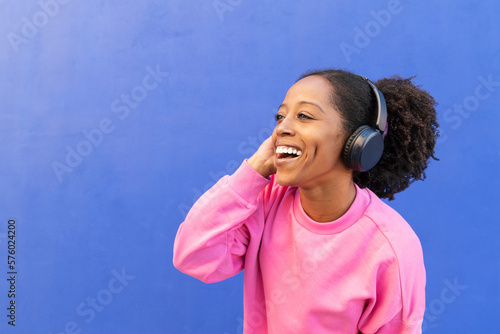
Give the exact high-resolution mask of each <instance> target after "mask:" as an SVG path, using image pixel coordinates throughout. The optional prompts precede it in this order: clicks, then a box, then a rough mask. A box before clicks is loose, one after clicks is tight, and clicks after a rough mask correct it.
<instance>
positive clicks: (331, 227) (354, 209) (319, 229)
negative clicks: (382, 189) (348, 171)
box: [293, 184, 370, 234]
mask: <svg viewBox="0 0 500 334" xmlns="http://www.w3.org/2000/svg"><path fill="white" fill-rule="evenodd" d="M369 204H370V195H369V194H368V190H367V189H361V188H359V187H358V185H357V184H356V197H355V198H354V202H352V204H351V206H350V208H349V210H347V212H346V213H345V214H344V215H343V216H342V217H340V218H338V219H336V220H334V221H331V222H324V223H318V222H316V221H314V220H312V219H311V218H310V217H309V216H308V215H307V214H306V212H305V211H304V209H303V208H302V203H301V201H300V194H299V189H298V188H297V189H295V199H294V204H293V214H294V216H295V219H296V220H297V221H298V222H299V224H300V225H302V226H303V227H305V228H306V229H308V230H309V231H311V232H313V233H316V234H336V233H340V232H342V231H344V230H346V229H347V228H349V227H350V226H352V225H353V224H354V223H355V222H357V221H358V220H359V219H360V218H361V217H362V216H363V214H364V212H365V210H366V208H367V207H368V205H369Z"/></svg>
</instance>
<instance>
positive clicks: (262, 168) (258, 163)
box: [247, 155, 273, 178]
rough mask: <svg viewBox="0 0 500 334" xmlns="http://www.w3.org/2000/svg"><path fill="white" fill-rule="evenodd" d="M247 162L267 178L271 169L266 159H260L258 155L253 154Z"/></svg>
mask: <svg viewBox="0 0 500 334" xmlns="http://www.w3.org/2000/svg"><path fill="white" fill-rule="evenodd" d="M247 161H248V164H249V165H250V167H252V168H253V169H255V170H256V171H257V173H259V174H260V175H262V176H263V177H265V178H268V177H269V176H270V175H271V174H273V173H272V170H271V168H270V166H269V162H268V160H266V159H262V158H261V157H259V156H256V155H253V156H252V157H250V158H249V159H248V160H247Z"/></svg>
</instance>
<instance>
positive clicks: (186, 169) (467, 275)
mask: <svg viewBox="0 0 500 334" xmlns="http://www.w3.org/2000/svg"><path fill="white" fill-rule="evenodd" d="M384 13H385V14H387V13H390V17H389V16H388V15H385V16H384ZM498 13H500V3H499V2H498V1H494V0H485V1H475V0H467V1H466V0H461V1H457V0H443V1H430V0H421V1H410V0H401V1H399V2H398V1H395V0H390V1H389V0H375V1H374V0H370V1H368V0H363V1H347V0H339V1H326V0H321V1H305V0H299V1H293V2H291V1H268V0H263V1H244V0H221V1H213V0H206V1H195V2H186V1H180V0H175V1H153V0H145V1H131V0H121V1H111V0H108V1H105V0H101V1H76V0H73V1H68V0H65V1H63V0H59V2H57V1H56V0H41V1H40V2H37V1H13V0H2V1H0V140H1V145H0V157H1V160H0V319H2V320H0V332H1V333H30V334H31V333H43V334H48V333H52V334H56V333H210V334H211V333H216V334H219V333H220V334H233V333H240V331H241V317H242V314H243V310H242V275H241V274H239V275H237V276H236V277H234V278H231V279H229V280H226V281H224V282H221V283H216V284H212V285H206V284H204V283H201V282H198V281H196V280H195V279H193V278H191V277H189V276H186V275H184V274H182V273H180V272H178V271H177V270H176V269H175V268H174V267H173V265H172V246H173V240H174V237H175V233H176V231H177V228H178V226H179V224H180V223H181V222H182V221H183V219H184V217H185V214H186V212H187V210H188V209H189V207H190V206H191V205H192V204H193V202H194V200H195V199H196V198H197V197H198V196H200V195H201V193H202V192H204V191H205V190H206V189H208V187H210V186H211V185H212V184H213V183H214V180H216V179H218V178H219V177H221V176H222V175H224V174H226V173H232V172H233V171H234V169H235V168H236V167H237V166H238V165H239V164H240V163H241V161H242V160H243V159H245V158H248V157H249V156H250V155H251V154H252V153H253V152H254V151H255V149H256V148H257V147H258V144H259V143H260V142H261V141H262V140H263V139H265V138H266V137H267V136H268V135H269V134H270V131H271V130H272V126H273V125H272V124H273V123H272V122H273V121H272V118H273V115H274V113H275V112H276V107H277V106H279V104H280V103H281V101H282V99H283V97H284V95H285V93H286V91H287V89H288V88H289V86H290V85H292V84H293V82H294V80H295V79H296V78H297V77H298V76H299V75H300V74H301V73H302V72H304V71H306V70H308V69H315V68H324V67H338V68H345V69H348V70H352V71H354V72H356V73H359V74H363V75H365V76H367V77H369V78H371V79H372V80H377V79H379V78H382V77H387V76H391V75H393V74H396V73H399V74H400V75H402V76H403V77H409V76H413V75H417V77H416V79H415V82H416V83H417V84H421V85H422V86H423V87H424V88H425V89H426V90H428V91H429V92H430V93H431V94H432V95H433V96H434V97H435V98H436V100H437V101H438V102H439V106H438V107H437V111H438V114H439V122H440V123H441V133H442V137H441V139H440V141H439V143H438V146H437V148H436V151H437V152H436V154H437V156H438V157H439V158H440V161H439V162H432V163H431V164H430V166H429V169H428V172H427V176H428V178H427V180H426V181H424V182H417V183H415V184H413V185H412V186H411V187H410V188H409V189H408V190H406V191H405V192H403V193H401V194H399V195H397V196H396V200H395V201H392V202H390V205H392V206H393V207H394V208H396V209H397V210H398V211H399V212H400V213H401V214H402V215H403V216H404V217H405V218H406V219H407V220H408V222H409V223H410V224H411V225H412V227H413V228H414V230H415V231H416V232H417V234H418V235H419V237H420V239H421V242H422V245H423V249H424V254H425V262H426V269H427V280H428V283H427V306H428V308H427V313H426V318H425V321H424V332H425V333H429V334H430V333H498V332H500V325H499V322H498V316H499V311H498V310H499V309H500V291H499V289H500V261H499V256H498V254H499V251H500V249H499V243H498V238H499V236H500V235H499V234H500V233H499V232H500V231H499V230H500V228H499V224H498V223H499V219H498V218H497V216H496V214H495V212H496V211H495V210H496V208H498V204H499V196H498V192H497V188H498V186H499V178H498V172H499V162H500V161H499V152H500V150H499V139H500V138H499V131H498V128H497V126H496V123H498V121H499V113H498V106H499V103H500V62H499V57H500V43H499V41H500V33H499V32H500V23H499V22H500V20H499V19H500V17H499V14H498ZM346 50H347V51H346ZM150 72H153V73H156V74H155V75H154V76H153V75H151V74H150ZM488 81H490V84H485V83H484V82H488ZM87 137H90V138H91V140H90V139H88V138H87ZM71 152H72V153H71ZM76 155H78V156H79V158H78V156H76ZM12 218H13V219H15V220H16V226H17V229H16V232H17V234H16V240H17V243H16V247H17V253H16V260H17V263H16V270H17V271H18V275H17V277H16V279H17V281H16V289H17V290H16V292H17V295H16V316H17V318H16V326H15V327H12V326H9V325H8V324H7V321H8V320H9V319H8V318H7V317H6V315H7V313H8V311H7V310H6V308H7V306H8V305H9V304H8V303H9V301H10V299H9V298H7V291H8V289H9V287H8V283H7V281H6V278H8V275H7V271H8V268H7V240H8V239H7V221H8V220H9V219H12ZM117 277H119V278H120V279H121V280H120V279H118V278H117ZM450 286H451V287H453V288H450ZM92 303H94V304H92ZM91 305H94V306H93V307H92V306H91Z"/></svg>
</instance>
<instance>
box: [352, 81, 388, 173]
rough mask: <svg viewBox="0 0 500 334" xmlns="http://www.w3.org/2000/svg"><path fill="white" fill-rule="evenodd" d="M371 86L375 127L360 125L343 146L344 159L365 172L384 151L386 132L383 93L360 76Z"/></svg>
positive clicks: (354, 168) (385, 107) (385, 108)
mask: <svg viewBox="0 0 500 334" xmlns="http://www.w3.org/2000/svg"><path fill="white" fill-rule="evenodd" d="M360 77H362V78H363V79H364V80H365V81H366V82H367V83H368V84H369V85H370V87H371V89H372V91H373V93H374V94H375V97H376V99H377V123H376V124H375V128H372V127H370V126H368V125H362V126H360V127H359V128H357V129H356V131H354V132H353V134H352V135H351V136H350V137H349V139H347V142H346V144H345V146H344V152H343V156H344V161H345V163H346V164H347V166H348V167H349V168H350V169H352V170H355V171H359V172H366V171H367V170H369V169H371V168H373V167H374V166H375V165H376V164H377V162H378V161H379V160H380V158H381V157H382V153H383V152H384V138H385V135H386V134H387V129H388V124H387V106H386V104H385V99H384V95H383V94H382V93H381V92H380V91H379V90H378V89H377V87H375V85H374V84H373V83H372V82H371V81H370V80H369V79H367V78H365V77H364V76H361V75H360Z"/></svg>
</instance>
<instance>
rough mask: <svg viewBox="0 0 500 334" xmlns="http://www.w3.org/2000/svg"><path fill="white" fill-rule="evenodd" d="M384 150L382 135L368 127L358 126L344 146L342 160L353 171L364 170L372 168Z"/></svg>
mask: <svg viewBox="0 0 500 334" xmlns="http://www.w3.org/2000/svg"><path fill="white" fill-rule="evenodd" d="M383 151H384V139H383V137H382V135H381V134H380V133H379V132H378V131H376V130H374V129H372V128H371V127H369V126H368V125H363V126H360V127H359V128H358V129H357V130H356V131H354V133H353V134H352V135H351V136H350V137H349V139H348V140H347V142H346V144H345V146H344V161H345V163H346V165H347V166H348V167H349V168H351V169H352V170H355V171H360V172H365V171H367V170H369V169H371V168H373V167H374V166H375V165H376V164H377V162H378V161H379V160H380V157H381V156H382V153H383Z"/></svg>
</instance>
